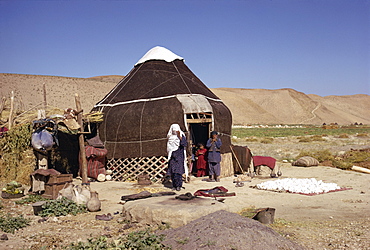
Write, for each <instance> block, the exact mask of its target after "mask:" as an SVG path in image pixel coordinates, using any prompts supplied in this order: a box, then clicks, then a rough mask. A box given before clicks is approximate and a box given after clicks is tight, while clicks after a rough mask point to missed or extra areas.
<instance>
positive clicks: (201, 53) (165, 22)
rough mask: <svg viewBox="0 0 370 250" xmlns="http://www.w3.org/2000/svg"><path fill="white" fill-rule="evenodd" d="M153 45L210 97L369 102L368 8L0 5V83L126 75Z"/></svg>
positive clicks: (323, 3)
mask: <svg viewBox="0 0 370 250" xmlns="http://www.w3.org/2000/svg"><path fill="white" fill-rule="evenodd" d="M158 45H159V46H163V47H166V48H168V49H169V50H171V51H173V52H174V53H175V54H178V55H180V56H182V57H183V58H185V63H186V65H187V66H188V67H189V68H190V69H191V70H192V71H193V72H194V73H195V74H196V75H197V76H198V77H199V78H200V79H201V80H202V81H203V82H204V83H205V84H206V85H207V86H208V87H210V88H218V87H233V88H262V89H280V88H293V89H295V90H297V91H301V92H304V93H306V94H318V95H321V96H326V95H352V94H370V0H346V1H343V0H319V1H318V0H279V1H277V0H269V1H264V0H245V1H242V0H240V1H238V0H229V1H220V0H214V1H208V0H193V1H190V0H188V1H187V0H183V1H180V0H172V1H170V0H161V1H155V0H153V1H130V0H126V1H113V0H111V1H82V0H76V1H56V0H55V1H51V0H50V1H18V0H9V1H8V0H0V73H19V74H37V75H55V76H70V77H91V76H99V75H126V74H127V73H128V72H129V71H130V70H131V69H132V68H133V66H134V64H135V63H136V62H137V61H138V60H139V59H140V58H141V57H142V56H143V55H144V54H145V53H146V52H147V51H148V50H149V49H151V48H152V47H154V46H158Z"/></svg>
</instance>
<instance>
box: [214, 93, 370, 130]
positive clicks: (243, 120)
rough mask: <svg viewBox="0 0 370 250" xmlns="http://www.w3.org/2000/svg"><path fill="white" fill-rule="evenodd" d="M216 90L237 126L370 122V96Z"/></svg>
mask: <svg viewBox="0 0 370 250" xmlns="http://www.w3.org/2000/svg"><path fill="white" fill-rule="evenodd" d="M212 91H213V92H214V93H215V94H216V95H217V96H218V97H220V98H221V99H222V100H223V101H224V103H225V104H226V105H227V106H228V107H229V108H230V110H231V112H232V114H233V123H234V124H241V125H246V124H256V123H259V124H322V123H324V122H325V123H327V124H329V123H335V122H336V123H338V124H340V125H347V124H351V123H355V122H357V123H363V124H369V123H370V112H369V110H370V96H369V95H364V94H358V95H346V96H325V97H321V96H318V95H306V94H304V93H302V92H298V91H296V90H294V89H277V90H267V89H235V88H218V89H212Z"/></svg>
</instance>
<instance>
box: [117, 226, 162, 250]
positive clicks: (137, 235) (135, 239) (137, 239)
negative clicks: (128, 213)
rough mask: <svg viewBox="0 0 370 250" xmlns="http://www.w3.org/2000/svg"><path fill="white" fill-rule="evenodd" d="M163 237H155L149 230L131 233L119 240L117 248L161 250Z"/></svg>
mask: <svg viewBox="0 0 370 250" xmlns="http://www.w3.org/2000/svg"><path fill="white" fill-rule="evenodd" d="M163 240H164V235H156V234H154V233H151V232H150V229H146V230H143V231H137V232H132V233H129V234H127V235H125V236H124V237H123V238H121V239H120V243H119V244H118V247H124V249H151V250H161V249H166V248H164V246H163V244H162V241H163Z"/></svg>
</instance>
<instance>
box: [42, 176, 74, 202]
mask: <svg viewBox="0 0 370 250" xmlns="http://www.w3.org/2000/svg"><path fill="white" fill-rule="evenodd" d="M72 178H73V175H72V174H58V175H50V176H49V178H48V180H47V182H46V183H45V193H44V194H43V195H42V196H43V197H45V198H48V199H56V198H57V197H58V193H59V191H60V190H62V189H63V188H64V187H65V186H67V185H66V184H67V183H71V182H72Z"/></svg>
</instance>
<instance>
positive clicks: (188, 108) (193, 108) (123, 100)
mask: <svg viewBox="0 0 370 250" xmlns="http://www.w3.org/2000/svg"><path fill="white" fill-rule="evenodd" d="M94 109H95V110H99V111H102V112H103V113H104V121H103V122H102V123H101V124H100V126H99V129H98V133H99V136H100V139H101V140H102V141H103V142H104V145H105V147H106V149H107V150H108V155H107V158H108V163H107V168H108V169H111V170H112V171H113V175H112V178H113V180H120V181H126V180H136V179H137V177H138V176H139V175H142V174H147V175H149V176H150V178H151V179H152V180H154V181H156V180H160V179H161V178H162V177H163V176H164V175H165V170H166V167H167V152H166V143H167V132H168V130H169V128H170V125H171V124H173V123H177V124H179V125H180V127H181V129H182V130H183V131H184V132H186V136H187V139H188V145H189V150H188V156H189V158H190V154H191V150H190V147H191V145H192V144H197V143H199V142H201V143H205V142H206V141H207V139H208V138H209V134H210V132H211V131H213V130H215V131H218V132H219V133H220V138H221V140H222V143H223V144H222V148H221V153H222V162H221V169H222V171H221V176H229V175H232V174H233V166H232V155H231V150H230V145H231V139H230V134H231V125H232V117H231V112H230V110H229V109H228V108H227V107H226V105H225V104H224V103H223V102H222V100H220V99H219V98H218V97H217V96H216V95H215V94H214V93H213V92H212V91H211V90H210V89H208V88H207V87H206V86H205V85H204V84H203V82H202V81H201V80H200V79H199V78H198V77H197V76H196V75H194V73H193V72H192V71H191V70H190V69H189V68H188V67H187V66H186V65H185V63H184V59H183V58H182V57H180V56H178V55H176V54H174V53H173V52H171V51H169V50H168V49H166V48H163V47H154V48H152V49H151V50H149V51H148V52H147V53H146V54H145V55H144V56H143V57H142V58H141V59H140V60H139V61H138V62H137V63H136V64H135V65H134V68H133V69H132V70H131V71H130V72H129V73H128V74H127V75H126V76H125V77H124V78H123V79H122V80H121V81H120V82H119V83H118V84H117V85H116V86H115V87H114V88H113V89H112V90H111V91H110V92H109V93H108V94H107V95H106V96H105V97H104V98H103V99H102V100H101V101H100V102H98V103H97V104H96V105H95V108H94ZM189 162H190V160H189Z"/></svg>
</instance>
